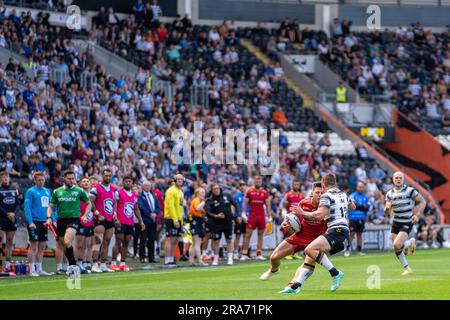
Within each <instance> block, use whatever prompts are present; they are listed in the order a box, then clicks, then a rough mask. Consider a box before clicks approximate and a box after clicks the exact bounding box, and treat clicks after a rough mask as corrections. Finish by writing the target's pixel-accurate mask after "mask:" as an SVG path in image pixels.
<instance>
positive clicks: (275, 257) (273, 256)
mask: <svg viewBox="0 0 450 320" xmlns="http://www.w3.org/2000/svg"><path fill="white" fill-rule="evenodd" d="M278 260H280V255H279V254H278V252H277V251H274V252H272V254H271V255H270V262H276V261H278Z"/></svg>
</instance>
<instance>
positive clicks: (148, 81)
mask: <svg viewBox="0 0 450 320" xmlns="http://www.w3.org/2000/svg"><path fill="white" fill-rule="evenodd" d="M152 86H153V76H152V75H150V76H149V77H148V78H147V90H148V91H149V92H152Z"/></svg>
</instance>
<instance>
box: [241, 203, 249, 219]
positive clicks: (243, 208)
mask: <svg viewBox="0 0 450 320" xmlns="http://www.w3.org/2000/svg"><path fill="white" fill-rule="evenodd" d="M247 205H248V198H247V197H244V202H243V203H242V214H241V216H242V219H244V221H247V215H246V212H247Z"/></svg>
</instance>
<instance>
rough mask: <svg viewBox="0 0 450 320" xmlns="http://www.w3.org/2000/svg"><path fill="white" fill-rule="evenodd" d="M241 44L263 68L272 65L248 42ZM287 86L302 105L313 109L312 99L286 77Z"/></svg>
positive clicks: (271, 62)
mask: <svg viewBox="0 0 450 320" xmlns="http://www.w3.org/2000/svg"><path fill="white" fill-rule="evenodd" d="M241 44H242V45H243V46H244V47H246V48H247V49H248V50H249V51H250V52H251V53H252V54H254V55H255V56H256V57H257V58H258V59H259V60H260V61H261V62H262V63H263V64H264V65H265V66H267V67H268V66H270V65H273V64H274V62H273V61H272V60H271V59H270V58H269V57H268V56H267V55H265V54H264V53H263V52H262V51H261V50H260V49H259V48H258V47H257V46H255V45H254V44H253V43H252V42H251V41H250V40H241ZM286 82H287V85H288V87H289V88H290V89H292V90H294V92H295V93H296V94H298V95H299V96H301V97H302V99H303V105H304V106H305V107H307V108H313V107H314V104H315V102H314V99H312V98H311V97H310V96H309V95H308V94H307V93H306V92H305V91H304V90H302V88H300V86H298V85H297V84H296V83H294V82H293V81H292V80H291V79H289V78H288V77H286Z"/></svg>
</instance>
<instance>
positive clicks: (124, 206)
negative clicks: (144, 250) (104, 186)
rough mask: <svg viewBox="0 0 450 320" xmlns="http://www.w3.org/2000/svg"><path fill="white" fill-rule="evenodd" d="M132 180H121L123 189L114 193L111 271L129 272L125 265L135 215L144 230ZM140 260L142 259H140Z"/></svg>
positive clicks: (130, 178)
mask: <svg viewBox="0 0 450 320" xmlns="http://www.w3.org/2000/svg"><path fill="white" fill-rule="evenodd" d="M132 187H133V178H132V177H129V176H127V177H124V178H123V189H119V190H117V191H116V194H115V198H116V201H117V205H116V208H117V217H118V221H117V222H116V243H115V245H114V249H113V260H112V263H111V269H112V270H114V271H119V270H120V271H130V268H129V267H128V266H127V265H126V258H127V253H128V244H129V243H130V240H131V237H132V236H133V234H134V216H135V215H136V217H137V219H138V221H139V225H140V228H141V231H144V230H145V224H144V222H143V221H142V217H141V213H140V211H139V207H138V205H137V199H138V195H137V193H136V192H134V191H133V190H132ZM119 252H120V266H117V265H116V257H117V254H118V253H119ZM141 259H142V257H141Z"/></svg>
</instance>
